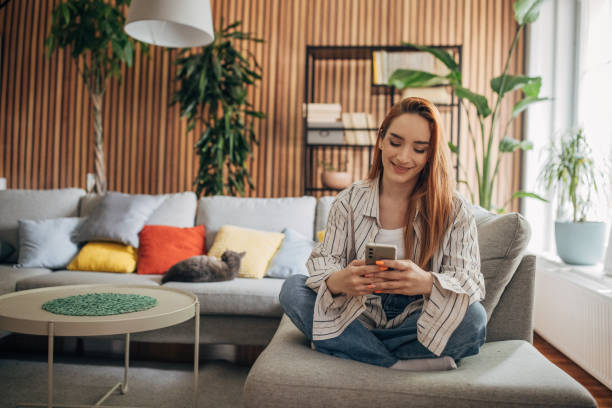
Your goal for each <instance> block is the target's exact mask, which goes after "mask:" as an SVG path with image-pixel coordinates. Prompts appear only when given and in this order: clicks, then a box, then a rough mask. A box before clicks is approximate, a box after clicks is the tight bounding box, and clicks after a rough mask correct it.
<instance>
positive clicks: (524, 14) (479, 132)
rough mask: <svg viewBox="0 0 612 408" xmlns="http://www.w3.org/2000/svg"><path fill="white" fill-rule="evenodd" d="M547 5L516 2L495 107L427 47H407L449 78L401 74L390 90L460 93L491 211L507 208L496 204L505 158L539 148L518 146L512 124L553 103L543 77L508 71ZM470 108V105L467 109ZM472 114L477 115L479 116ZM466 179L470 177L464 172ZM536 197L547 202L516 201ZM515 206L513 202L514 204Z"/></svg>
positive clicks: (444, 56) (442, 54)
mask: <svg viewBox="0 0 612 408" xmlns="http://www.w3.org/2000/svg"><path fill="white" fill-rule="evenodd" d="M541 5H542V0H516V1H515V2H514V5H513V8H514V19H515V21H516V23H517V25H516V31H515V33H514V39H513V41H512V45H511V47H510V50H509V51H508V55H507V58H506V63H505V66H504V71H503V73H502V74H501V75H500V76H498V77H495V78H492V79H491V81H490V86H491V91H492V94H493V95H496V96H495V101H493V100H492V101H491V103H489V101H488V100H487V98H486V97H485V96H484V95H480V94H477V93H475V92H472V91H470V90H469V89H467V88H465V87H464V86H463V80H462V75H461V69H460V67H459V64H458V63H457V61H455V59H454V57H453V56H452V55H451V54H449V53H448V52H446V51H444V50H443V49H441V48H434V47H426V46H422V45H416V44H411V43H404V45H408V46H411V47H413V48H415V49H418V50H421V51H425V52H428V53H430V54H432V55H433V56H434V57H435V58H436V59H437V60H439V61H440V62H442V63H443V64H444V65H445V66H446V67H447V68H448V74H447V75H444V76H441V75H437V74H435V73H432V72H426V71H419V70H412V69H398V70H396V71H395V72H393V74H392V75H391V76H390V77H389V80H388V84H389V85H391V86H393V87H395V88H397V89H406V88H428V87H432V86H436V85H448V86H451V87H452V89H453V90H454V91H455V94H456V95H457V96H458V97H459V98H460V99H459V103H460V105H461V108H462V109H463V111H465V113H466V117H467V119H468V121H467V124H468V132H469V136H470V142H471V145H472V148H473V150H474V151H473V153H474V170H475V173H476V177H477V180H478V186H477V187H478V191H477V192H478V197H477V198H478V202H479V204H480V206H481V207H484V208H485V209H487V210H498V211H503V208H504V207H505V205H506V204H507V203H505V204H503V205H502V206H498V205H499V203H498V205H496V204H495V203H493V202H492V198H493V187H494V184H495V181H496V178H497V176H498V170H499V165H500V163H501V160H502V156H503V154H504V153H513V152H515V151H517V150H519V149H520V150H524V151H527V150H531V149H532V148H533V144H532V143H531V142H529V141H521V140H516V139H514V138H511V137H509V136H508V131H509V129H510V124H511V123H512V121H513V120H514V119H515V118H516V117H518V115H519V114H520V113H521V112H523V111H524V110H525V109H526V108H527V107H529V106H530V105H531V104H533V103H536V102H540V101H545V100H547V99H548V98H543V97H540V96H539V92H540V87H541V85H542V79H541V78H540V77H528V76H524V75H510V74H508V68H509V66H510V58H511V57H512V53H513V52H514V49H515V48H516V45H517V43H518V40H519V38H520V35H521V33H522V32H523V30H524V28H525V26H526V25H527V24H530V23H533V22H534V21H536V20H537V19H538V17H539V14H540V7H541ZM516 90H521V91H522V92H523V95H524V97H523V98H522V99H521V100H519V101H518V102H517V103H516V104H515V105H514V106H513V108H512V115H511V116H510V117H509V118H508V119H507V121H506V122H505V123H500V122H501V119H502V114H501V106H502V102H503V99H504V97H506V96H508V95H509V94H510V93H511V92H513V91H516ZM466 101H467V102H469V105H468V104H466ZM472 113H475V115H473V114H472ZM474 116H475V117H476V118H477V122H476V123H472V121H471V119H472V117H474ZM449 147H450V149H451V151H452V152H453V153H458V148H457V146H455V145H454V144H452V143H450V142H449ZM460 168H461V170H462V171H463V173H464V174H465V173H466V171H465V169H464V168H463V167H460ZM457 181H458V182H460V183H464V184H466V185H467V186H468V189H469V190H470V194H471V195H472V201H475V198H476V197H474V194H473V190H472V189H471V188H470V186H469V184H468V182H467V181H466V180H457ZM520 197H532V198H537V199H539V200H542V201H546V200H545V199H543V198H542V197H540V196H538V195H536V194H534V193H530V192H526V191H517V192H515V193H514V194H513V195H512V198H520ZM508 201H510V200H508Z"/></svg>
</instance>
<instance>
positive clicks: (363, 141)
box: [351, 112, 370, 145]
mask: <svg viewBox="0 0 612 408" xmlns="http://www.w3.org/2000/svg"><path fill="white" fill-rule="evenodd" d="M351 115H352V118H353V127H355V128H358V129H359V130H355V142H356V144H358V145H369V144H370V135H369V131H368V130H367V128H368V116H367V113H365V112H352V113H351Z"/></svg>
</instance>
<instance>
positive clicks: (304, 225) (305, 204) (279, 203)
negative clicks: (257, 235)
mask: <svg viewBox="0 0 612 408" xmlns="http://www.w3.org/2000/svg"><path fill="white" fill-rule="evenodd" d="M316 202H317V200H316V199H315V198H314V197H295V198H245V197H226V196H214V197H202V198H200V202H199V204H198V215H197V218H196V224H197V225H200V224H203V225H204V226H205V227H206V248H210V247H211V245H212V243H213V241H214V239H215V235H216V234H217V231H218V230H219V228H221V227H222V226H223V225H235V226H237V227H244V228H251V229H256V230H261V231H271V232H281V231H282V230H283V229H284V228H293V229H294V230H296V231H297V232H299V233H300V234H302V235H304V236H306V237H312V236H313V234H314V232H313V230H314V215H315V205H316Z"/></svg>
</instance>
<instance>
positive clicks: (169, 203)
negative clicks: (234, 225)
mask: <svg viewBox="0 0 612 408" xmlns="http://www.w3.org/2000/svg"><path fill="white" fill-rule="evenodd" d="M103 197H104V196H101V195H98V194H87V195H85V196H83V197H82V198H81V210H80V214H81V216H88V215H91V214H92V213H93V212H94V210H95V209H96V207H97V206H98V205H99V204H100V203H101V202H102V198H103ZM155 197H164V201H163V202H162V203H161V205H160V206H159V207H158V208H157V209H156V210H155V211H154V212H153V214H152V215H151V217H149V219H148V220H147V222H146V225H169V226H172V227H180V228H189V227H193V226H194V225H195V214H196V206H197V198H196V195H195V193H194V192H192V191H186V192H184V193H176V194H161V195H158V196H155Z"/></svg>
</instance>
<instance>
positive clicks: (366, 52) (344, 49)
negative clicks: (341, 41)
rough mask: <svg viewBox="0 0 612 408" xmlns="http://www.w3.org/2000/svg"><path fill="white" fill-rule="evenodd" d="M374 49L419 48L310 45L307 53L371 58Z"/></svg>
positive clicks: (322, 55)
mask: <svg viewBox="0 0 612 408" xmlns="http://www.w3.org/2000/svg"><path fill="white" fill-rule="evenodd" d="M432 48H438V49H447V50H452V49H456V48H457V46H454V45H441V46H433V47H432ZM374 51H388V52H394V51H419V49H417V48H413V47H409V46H406V45H395V46H389V45H379V46H370V45H362V46H361V45H355V46H342V45H340V46H337V45H323V46H318V45H315V46H313V45H309V46H306V52H307V55H311V56H312V57H314V58H317V59H371V58H372V52H374Z"/></svg>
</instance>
